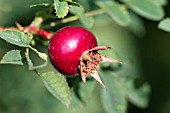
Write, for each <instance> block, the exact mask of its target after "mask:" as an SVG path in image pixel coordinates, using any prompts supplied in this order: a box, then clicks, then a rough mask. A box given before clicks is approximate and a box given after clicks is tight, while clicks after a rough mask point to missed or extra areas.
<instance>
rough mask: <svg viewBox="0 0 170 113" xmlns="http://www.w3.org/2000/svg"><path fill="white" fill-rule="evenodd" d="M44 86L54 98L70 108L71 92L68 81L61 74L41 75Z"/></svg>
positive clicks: (49, 73)
mask: <svg viewBox="0 0 170 113" xmlns="http://www.w3.org/2000/svg"><path fill="white" fill-rule="evenodd" d="M41 77H42V79H43V82H44V85H45V86H46V88H47V89H48V90H49V91H50V92H51V93H52V95H53V96H54V97H56V98H57V99H59V100H60V101H61V102H62V103H63V104H65V105H66V106H67V107H69V105H70V103H71V99H72V98H71V91H70V88H69V86H68V84H67V82H66V79H65V77H64V76H62V75H61V74H59V73H57V74H54V73H53V72H48V73H43V74H41Z"/></svg>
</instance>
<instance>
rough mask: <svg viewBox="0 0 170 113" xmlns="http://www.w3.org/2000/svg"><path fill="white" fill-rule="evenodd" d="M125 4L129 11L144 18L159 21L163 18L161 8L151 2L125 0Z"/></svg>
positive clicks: (147, 0)
mask: <svg viewBox="0 0 170 113" xmlns="http://www.w3.org/2000/svg"><path fill="white" fill-rule="evenodd" d="M125 2H126V4H127V5H128V6H129V7H130V9H132V10H133V11H134V12H136V13H137V14H139V15H140V16H143V17H145V18H148V19H152V20H160V19H162V18H163V17H164V11H163V8H162V7H161V6H160V5H158V4H156V3H155V2H153V0H126V1H125Z"/></svg>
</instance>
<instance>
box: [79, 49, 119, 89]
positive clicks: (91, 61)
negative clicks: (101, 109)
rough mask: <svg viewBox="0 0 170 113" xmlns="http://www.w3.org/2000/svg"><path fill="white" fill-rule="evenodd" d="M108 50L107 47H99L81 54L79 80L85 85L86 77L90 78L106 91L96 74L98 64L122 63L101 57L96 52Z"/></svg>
mask: <svg viewBox="0 0 170 113" xmlns="http://www.w3.org/2000/svg"><path fill="white" fill-rule="evenodd" d="M109 48H110V47H109V46H100V47H95V48H92V49H91V50H87V51H85V52H84V53H83V55H82V57H81V59H80V66H79V68H80V74H81V78H82V80H83V82H84V84H86V78H87V77H88V76H92V77H93V78H94V79H96V80H97V81H98V82H99V83H100V84H101V85H102V86H103V88H105V89H106V87H105V85H104V84H103V82H102V81H101V79H100V76H99V74H98V69H99V65H100V63H101V62H117V63H120V64H122V62H120V61H118V60H115V59H112V58H110V57H108V56H104V55H101V54H99V53H98V52H97V51H98V50H106V49H109Z"/></svg>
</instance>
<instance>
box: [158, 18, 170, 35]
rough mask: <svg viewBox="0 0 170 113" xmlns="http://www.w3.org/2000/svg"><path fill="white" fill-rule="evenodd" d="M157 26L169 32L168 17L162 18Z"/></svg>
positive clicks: (169, 20)
mask: <svg viewBox="0 0 170 113" xmlns="http://www.w3.org/2000/svg"><path fill="white" fill-rule="evenodd" d="M158 28H159V29H162V30H164V31H167V32H170V18H166V19H164V20H162V21H161V22H160V23H159V25H158Z"/></svg>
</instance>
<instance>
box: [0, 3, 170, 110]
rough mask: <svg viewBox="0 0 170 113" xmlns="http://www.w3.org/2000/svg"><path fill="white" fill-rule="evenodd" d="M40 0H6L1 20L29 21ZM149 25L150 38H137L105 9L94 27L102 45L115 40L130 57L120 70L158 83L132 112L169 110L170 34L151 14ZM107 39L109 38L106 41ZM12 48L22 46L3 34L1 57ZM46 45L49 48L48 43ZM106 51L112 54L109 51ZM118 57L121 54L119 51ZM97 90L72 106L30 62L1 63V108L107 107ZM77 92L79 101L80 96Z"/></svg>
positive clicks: (123, 54) (4, 22) (1, 22)
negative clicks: (56, 95) (145, 101)
mask: <svg viewBox="0 0 170 113" xmlns="http://www.w3.org/2000/svg"><path fill="white" fill-rule="evenodd" d="M44 1H45V2H50V1H46V0H44ZM38 2H40V0H27V1H23V0H17V1H12V0H1V1H0V7H1V8H0V26H11V25H14V23H15V22H16V21H18V22H20V23H21V24H23V25H27V24H29V23H30V22H31V20H32V19H33V17H34V15H35V11H36V10H37V9H34V8H29V5H32V4H36V3H38ZM41 2H42V0H41ZM81 2H83V1H81ZM19 4H22V5H19ZM169 6H170V5H169ZM86 7H89V6H88V5H87V6H86ZM167 7H168V6H167ZM21 9H22V11H21ZM88 9H90V8H88ZM168 10H170V9H168V8H167V11H166V12H168ZM168 15H169V16H170V14H168ZM145 26H146V35H145V38H143V39H135V38H134V37H133V36H132V35H131V34H130V33H129V32H128V31H127V30H125V29H123V28H122V27H120V26H118V25H117V24H115V23H114V22H113V21H112V20H111V19H110V18H108V17H107V16H106V15H103V16H97V17H95V26H94V27H93V28H91V29H90V30H91V31H92V32H93V33H94V34H95V35H96V36H97V38H98V39H100V40H99V45H103V44H104V45H106V44H107V45H110V46H112V47H113V48H114V50H115V51H116V52H118V53H119V56H120V59H124V60H125V61H124V62H125V68H123V69H124V70H120V71H117V73H118V75H123V74H128V75H129V76H135V77H136V76H140V75H142V76H144V78H145V79H146V80H147V81H149V83H150V84H151V86H152V90H153V93H152V96H151V101H150V105H149V107H148V108H147V109H146V110H141V109H138V108H136V107H134V106H133V105H131V104H130V105H129V108H128V111H129V112H131V113H133V112H134V113H160V112H161V113H169V111H170V109H169V106H170V96H169V95H170V85H169V83H170V77H169V74H170V71H169V68H170V57H169V55H170V53H169V48H170V46H169V42H170V38H169V37H170V34H166V33H165V32H163V31H160V30H158V29H157V23H153V22H150V21H148V20H145ZM106 39H107V40H109V41H105V40H106ZM108 42H109V43H108ZM40 47H41V46H40ZM11 48H17V47H13V46H12V47H11V46H10V45H9V44H8V43H6V42H5V41H3V40H0V58H2V56H3V55H4V53H5V52H6V51H7V50H10V49H11ZM42 49H45V50H46V48H43V47H42ZM106 54H108V56H109V53H108V52H107V53H106ZM115 58H117V56H116V55H115ZM140 61H141V62H140ZM127 62H128V63H127ZM141 64H142V65H141ZM141 67H142V68H141ZM48 68H51V67H48ZM141 69H142V70H141ZM113 91H114V90H113ZM94 92H95V93H94ZM91 95H92V96H91V98H88V102H87V104H85V103H81V104H77V105H79V106H77V107H78V108H79V109H77V108H75V105H74V107H72V106H71V109H66V108H65V106H64V105H62V104H61V103H60V102H59V101H58V100H56V99H55V98H54V97H53V96H52V95H51V94H50V93H49V92H48V91H47V89H46V88H45V87H44V85H43V83H42V81H41V80H40V78H39V77H38V76H37V75H36V74H35V73H34V72H32V71H29V70H28V69H27V67H26V66H24V67H22V66H14V65H0V113H23V112H24V113H55V112H57V113H67V112H69V113H78V112H81V113H104V110H103V109H102V104H101V102H100V99H99V98H100V96H101V94H100V92H99V87H98V86H96V88H95V91H93V93H92V94H91ZM73 98H75V99H74V101H76V96H73ZM76 102H77V103H78V102H79V101H76ZM82 106H83V107H82Z"/></svg>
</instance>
